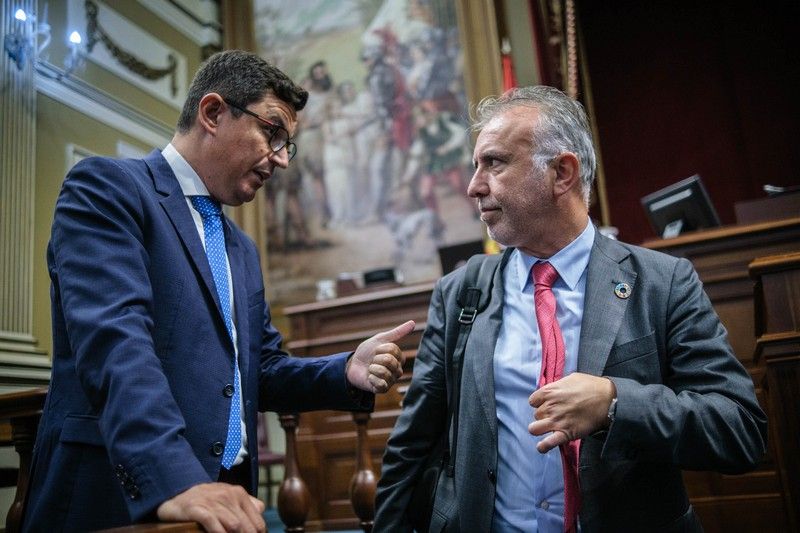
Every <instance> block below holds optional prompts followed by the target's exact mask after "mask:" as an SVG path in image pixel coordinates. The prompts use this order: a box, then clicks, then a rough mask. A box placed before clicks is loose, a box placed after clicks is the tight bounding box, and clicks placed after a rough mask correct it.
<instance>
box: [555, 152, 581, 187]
mask: <svg viewBox="0 0 800 533" xmlns="http://www.w3.org/2000/svg"><path fill="white" fill-rule="evenodd" d="M553 169H554V170H555V172H556V175H555V179H554V181H553V193H554V194H555V195H556V196H562V195H564V194H567V193H568V192H569V191H575V192H577V193H578V194H580V193H581V163H580V161H578V156H576V155H575V154H573V153H572V152H564V153H562V154H560V155H558V157H556V159H555V161H554V162H553Z"/></svg>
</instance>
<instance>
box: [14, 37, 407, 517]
mask: <svg viewBox="0 0 800 533" xmlns="http://www.w3.org/2000/svg"><path fill="white" fill-rule="evenodd" d="M307 96H308V94H307V93H306V91H304V90H303V89H301V88H300V87H298V86H297V85H295V84H294V83H293V82H292V81H291V80H290V79H289V78H288V77H286V75H285V74H283V73H282V72H281V71H280V70H278V69H277V68H275V67H273V66H272V65H270V64H268V63H267V62H266V61H264V60H262V59H261V58H259V57H258V56H256V55H254V54H250V53H246V52H241V51H227V52H222V53H219V54H216V55H214V56H213V57H211V58H210V59H209V60H208V61H207V62H206V63H205V64H204V65H203V66H202V67H201V69H200V70H199V72H198V73H197V75H196V77H195V79H194V81H193V82H192V85H191V87H190V89H189V95H188V97H187V100H186V103H185V105H184V108H183V111H182V113H181V116H180V119H179V122H178V127H177V132H176V134H175V136H174V137H173V139H172V142H171V143H170V144H169V145H168V146H167V147H166V148H165V149H164V150H162V151H153V152H152V153H151V154H150V155H148V156H147V157H145V158H144V159H141V160H134V159H127V160H113V159H108V158H90V159H87V160H84V161H82V162H80V163H79V164H77V165H76V166H75V167H74V168H73V169H72V170H71V171H70V173H69V175H68V176H67V178H66V180H65V181H64V185H63V188H62V190H61V194H60V195H59V198H58V201H57V203H56V210H55V216H54V221H53V228H52V235H51V239H50V244H49V246H48V251H47V263H48V268H49V272H50V277H51V280H52V288H51V297H52V319H53V371H52V380H51V383H50V392H49V394H48V397H47V403H46V405H45V410H44V414H43V416H42V421H41V425H40V428H39V433H38V437H37V440H36V447H35V451H34V460H33V468H32V472H31V486H30V491H29V493H28V499H27V508H26V515H25V517H24V521H23V528H24V529H25V530H29V531H55V530H67V531H89V530H95V529H101V528H109V527H116V526H122V525H126V524H130V523H134V522H139V521H143V520H156V519H160V520H194V521H197V522H199V523H200V524H201V525H202V526H203V527H204V528H205V529H206V530H207V531H264V530H265V529H266V526H265V525H264V521H263V519H262V518H261V513H262V511H263V504H262V503H261V502H260V501H258V500H257V499H256V498H254V497H252V496H251V495H250V494H254V493H255V489H256V487H257V451H256V440H257V439H256V416H257V412H258V411H263V410H267V409H270V410H276V411H306V410H312V409H321V408H325V409H343V410H357V409H370V408H371V407H372V404H373V401H374V396H373V394H374V393H380V392H385V391H386V390H388V389H389V387H391V386H392V385H393V384H394V382H395V381H396V379H397V378H398V377H399V376H400V375H401V372H402V370H401V366H402V363H403V356H402V353H401V351H400V349H399V348H398V346H397V345H396V344H395V342H396V341H398V340H399V339H401V338H402V337H403V336H405V335H407V334H408V333H409V332H411V330H412V329H413V327H414V323H413V322H411V321H409V322H406V323H404V324H402V325H400V326H398V327H397V328H395V329H393V330H391V331H387V332H383V333H379V334H378V335H376V336H374V337H372V338H370V339H367V340H366V341H364V342H363V343H361V344H360V345H359V346H358V348H357V349H356V350H355V352H352V353H341V354H337V355H333V356H329V357H321V358H314V359H300V358H293V357H289V356H288V355H287V354H286V352H284V351H283V350H282V349H281V335H280V333H278V331H277V330H276V329H275V328H274V327H273V326H272V323H271V317H270V310H269V306H268V305H267V304H266V302H265V299H264V286H263V281H262V276H261V268H260V266H259V258H258V254H257V252H256V248H255V246H254V244H253V242H252V241H251V240H250V239H249V238H248V237H247V236H245V234H244V233H243V232H242V231H241V230H239V228H237V227H236V226H234V225H233V224H232V223H231V222H230V221H229V220H228V219H227V218H226V217H225V215H224V214H220V211H219V208H220V205H221V204H223V205H230V206H237V205H241V204H242V203H244V202H248V201H250V200H252V199H253V198H254V197H255V195H256V192H257V191H258V189H259V188H260V187H261V186H262V185H263V184H264V182H265V181H266V180H268V179H269V178H270V175H271V174H272V172H273V170H274V169H275V167H280V168H286V167H287V166H288V165H289V161H290V159H291V158H292V157H293V156H294V153H295V152H296V148H295V146H294V144H293V143H292V141H291V139H292V135H293V133H294V131H295V127H296V124H297V112H298V111H300V110H301V109H302V108H303V106H304V105H305V102H306V98H307ZM248 493H249V494H248Z"/></svg>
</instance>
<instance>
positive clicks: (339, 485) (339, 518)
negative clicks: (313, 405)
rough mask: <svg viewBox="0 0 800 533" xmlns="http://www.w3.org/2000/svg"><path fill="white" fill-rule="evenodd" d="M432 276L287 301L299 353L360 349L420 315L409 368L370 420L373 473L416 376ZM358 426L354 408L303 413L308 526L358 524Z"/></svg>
mask: <svg viewBox="0 0 800 533" xmlns="http://www.w3.org/2000/svg"><path fill="white" fill-rule="evenodd" d="M432 291H433V284H432V283H425V284H420V285H410V286H406V287H396V288H390V289H386V290H382V291H375V292H368V293H364V294H355V295H352V296H346V297H343V298H336V299H333V300H325V301H322V302H315V303H310V304H304V305H297V306H293V307H287V308H286V309H284V313H285V314H286V316H287V317H288V318H289V319H290V322H291V330H292V341H291V342H289V343H288V345H287V348H288V349H289V351H290V352H291V353H293V354H294V355H297V356H301V357H303V356H307V357H308V356H316V355H327V354H332V353H336V352H341V351H348V350H354V349H355V348H356V346H358V344H359V343H360V342H361V341H362V340H364V339H366V338H368V337H371V336H372V335H374V334H375V333H378V332H380V331H384V330H387V329H390V328H393V327H395V326H398V325H400V324H401V323H403V322H405V321H406V320H414V321H416V323H417V326H416V328H415V330H414V333H412V334H411V335H409V336H408V337H406V338H405V339H403V340H402V341H400V343H399V345H400V348H401V349H402V350H403V352H404V353H405V354H406V364H405V366H404V371H405V372H404V375H403V377H402V378H401V380H400V382H399V383H398V384H397V385H396V386H395V387H393V388H392V390H391V391H390V392H389V393H387V394H382V395H379V396H377V397H376V403H375V411H374V413H373V414H372V419H371V420H370V422H369V426H368V432H367V435H368V441H369V451H370V457H371V459H372V466H373V472H374V473H375V476H376V478H377V476H380V469H381V462H382V459H383V450H384V449H385V448H386V441H387V440H388V438H389V434H390V433H391V430H392V427H394V423H395V421H396V420H397V416H398V415H399V414H400V402H401V401H402V398H403V394H404V393H405V391H406V390H407V389H408V382H409V381H410V380H411V368H412V366H413V364H414V355H415V354H416V350H417V346H418V345H419V341H420V338H421V336H422V331H423V330H424V329H425V321H426V320H427V314H428V303H429V302H430V298H431V293H432ZM356 437H357V427H356V424H354V423H353V417H352V415H351V414H350V413H341V412H335V411H318V412H313V413H304V414H302V415H301V416H300V426H299V428H298V431H297V453H298V462H299V464H300V470H301V474H302V477H303V480H304V481H305V482H306V483H307V485H308V488H309V492H310V493H311V510H310V512H309V515H308V521H307V522H306V526H307V528H308V530H309V531H315V530H320V529H325V530H333V529H358V528H359V521H358V519H357V518H356V515H355V513H354V512H353V508H352V503H351V500H350V496H349V488H350V479H351V477H352V475H353V472H354V471H355V470H356Z"/></svg>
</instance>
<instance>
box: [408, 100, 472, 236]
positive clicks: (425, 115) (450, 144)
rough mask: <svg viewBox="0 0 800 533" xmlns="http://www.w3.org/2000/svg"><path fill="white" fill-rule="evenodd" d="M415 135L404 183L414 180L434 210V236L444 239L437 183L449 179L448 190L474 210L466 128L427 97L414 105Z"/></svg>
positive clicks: (417, 188) (447, 182)
mask: <svg viewBox="0 0 800 533" xmlns="http://www.w3.org/2000/svg"><path fill="white" fill-rule="evenodd" d="M414 111H415V118H416V124H417V132H416V138H415V139H414V143H413V144H412V146H411V149H410V150H409V158H408V164H407V166H406V171H405V174H404V176H403V180H402V181H403V182H404V183H414V184H415V190H416V191H417V195H418V196H419V198H420V200H421V201H422V202H423V204H424V205H425V206H426V207H427V208H429V209H430V210H431V211H432V212H433V213H434V214H435V223H434V225H433V232H432V235H431V236H432V237H433V238H434V239H436V240H437V241H439V240H441V237H442V234H443V232H444V228H445V223H444V220H443V216H442V213H441V212H440V209H439V200H438V197H437V185H438V184H439V183H446V184H447V185H448V186H449V192H450V193H453V194H456V195H458V196H460V197H461V198H463V200H464V204H465V205H466V206H467V207H468V208H469V210H470V211H471V212H474V213H475V214H476V216H477V212H476V211H475V205H474V202H473V201H472V200H471V199H470V198H469V197H468V196H467V182H468V171H467V169H466V166H465V165H464V152H465V150H466V149H467V142H468V140H469V138H468V135H467V130H466V129H465V128H464V126H463V125H462V124H460V123H458V122H456V121H455V120H453V118H452V115H451V114H450V113H448V112H444V111H439V110H438V108H437V105H436V102H434V101H433V100H424V101H422V102H420V103H419V105H417V106H416V108H415V110H414Z"/></svg>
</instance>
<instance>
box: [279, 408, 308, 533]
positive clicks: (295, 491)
mask: <svg viewBox="0 0 800 533" xmlns="http://www.w3.org/2000/svg"><path fill="white" fill-rule="evenodd" d="M278 418H279V419H280V422H281V427H282V428H283V430H284V432H286V458H285V459H284V463H283V468H284V475H283V483H281V488H280V490H278V515H279V516H280V517H281V521H282V522H283V523H284V525H285V526H286V532H287V533H304V532H305V530H306V517H308V511H309V509H310V508H311V494H310V493H309V492H308V487H307V486H306V483H305V481H303V478H301V477H300V467H299V466H298V464H297V443H296V441H295V438H296V433H297V426H298V424H299V423H300V416H299V415H296V414H291V415H279V417H278Z"/></svg>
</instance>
